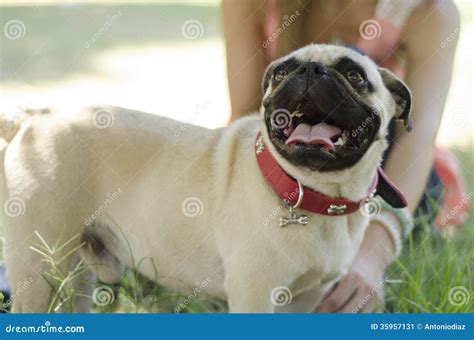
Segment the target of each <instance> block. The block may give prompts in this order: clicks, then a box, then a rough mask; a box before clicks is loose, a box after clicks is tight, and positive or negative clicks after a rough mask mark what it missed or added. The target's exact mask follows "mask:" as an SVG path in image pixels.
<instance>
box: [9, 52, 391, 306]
mask: <svg viewBox="0 0 474 340" xmlns="http://www.w3.org/2000/svg"><path fill="white" fill-rule="evenodd" d="M295 53H297V55H299V56H301V57H302V58H317V57H318V56H321V57H324V58H337V56H338V55H340V54H347V53H352V52H349V51H348V50H347V49H343V48H341V47H331V46H322V47H321V46H316V45H314V46H309V47H307V48H306V49H303V50H300V51H297V52H295ZM355 57H357V58H360V59H362V62H364V63H366V64H367V65H368V66H367V68H369V70H370V71H371V73H370V74H369V76H370V77H371V78H372V79H371V80H372V81H373V82H374V83H375V84H376V86H377V87H378V90H377V92H376V95H375V96H374V98H373V101H374V103H376V104H377V105H380V106H381V107H383V108H384V110H382V114H383V126H382V130H381V134H380V137H381V138H380V139H379V140H378V141H376V142H375V143H373V145H372V146H371V147H370V149H369V150H368V152H367V153H366V154H365V156H364V157H363V158H362V160H361V161H360V162H359V163H358V164H356V165H355V166H354V167H352V168H350V169H346V170H343V171H340V172H334V173H325V174H321V173H317V172H311V171H308V170H305V169H301V168H297V167H295V166H293V165H291V164H289V163H288V162H287V161H285V160H284V159H282V158H281V157H280V156H279V155H278V154H276V152H275V151H274V149H273V147H272V145H271V144H270V143H269V140H268V135H267V133H266V131H265V129H263V130H262V133H263V136H264V141H265V145H266V147H270V150H271V151H272V152H273V154H274V156H275V157H276V159H277V160H278V162H279V163H280V164H281V166H282V167H283V168H284V169H285V170H286V171H287V172H288V173H289V174H290V175H292V176H293V177H295V178H298V179H300V180H301V181H302V182H303V183H304V184H305V185H307V186H309V187H311V188H313V189H316V190H319V191H321V192H323V193H325V194H328V195H335V196H336V195H337V196H340V195H342V196H344V197H347V198H349V199H353V200H358V199H361V198H362V197H363V196H364V195H365V194H366V193H367V190H368V188H369V186H370V183H371V181H372V178H373V175H374V173H375V169H376V167H377V166H378V165H379V163H380V160H381V155H382V152H383V150H384V148H385V142H384V139H383V136H384V135H385V132H386V125H387V123H388V120H389V119H390V118H391V114H392V112H393V107H390V105H391V106H393V103H392V102H393V101H392V100H391V99H390V95H389V93H388V91H387V90H386V89H385V88H384V87H383V85H382V82H381V79H380V76H378V72H377V70H376V68H375V66H374V65H372V64H370V63H371V61H370V60H368V59H367V60H365V59H366V58H365V57H360V56H358V55H357V56H355ZM157 99H158V100H159V98H157ZM387 105H389V106H387ZM98 110H106V111H107V112H110V113H111V114H112V115H113V125H112V126H110V127H107V128H104V129H99V128H97V127H96V126H95V125H94V124H93V117H94V114H95V113H96V112H97V111H98ZM261 127H262V119H261V116H258V115H255V116H251V117H248V118H244V119H241V120H239V121H237V122H235V123H234V124H232V125H231V126H230V127H228V128H226V129H217V130H209V129H205V128H201V127H197V126H193V125H190V124H186V123H181V122H177V121H174V120H171V119H167V118H162V117H158V116H155V115H150V114H146V113H142V112H136V111H131V110H127V109H121V108H115V107H104V108H88V109H83V110H80V111H78V112H74V111H69V110H64V111H52V112H51V113H48V114H45V115H40V116H35V117H32V118H31V119H29V120H28V121H27V122H26V123H25V124H23V126H22V127H21V129H20V130H19V132H18V133H17V134H16V136H15V138H13V140H12V141H11V142H10V144H9V145H8V147H7V148H6V150H4V151H3V153H4V155H3V156H4V160H3V170H2V172H3V173H4V177H3V178H2V190H1V204H2V205H4V204H5V202H6V201H7V200H8V199H9V198H11V197H19V198H21V200H23V201H24V203H25V209H24V211H23V214H20V215H19V216H15V217H11V216H8V214H6V213H5V211H4V210H3V211H2V213H1V224H2V225H3V226H4V227H5V240H6V243H5V258H6V261H7V271H8V276H9V279H10V281H11V283H12V286H13V288H14V291H13V294H15V293H17V294H16V298H15V300H14V305H13V311H14V312H44V311H45V309H46V307H47V303H48V298H49V295H50V288H49V286H48V284H47V283H46V282H45V281H44V279H43V278H42V276H41V273H42V272H44V271H46V270H48V269H49V268H47V266H46V265H45V264H44V263H43V262H41V261H40V257H39V256H38V254H36V253H34V252H33V251H32V250H31V249H29V247H30V246H31V245H32V244H34V243H35V242H37V241H38V240H37V238H36V237H35V236H34V232H35V231H39V232H40V233H41V235H42V236H43V237H44V239H45V240H47V241H48V242H49V243H50V244H54V243H56V242H57V241H58V240H61V241H66V240H68V239H70V238H71V237H73V236H74V235H76V234H80V235H82V234H84V233H85V230H88V232H92V233H94V232H95V233H96V234H97V235H100V236H101V237H102V239H103V240H104V241H105V243H107V246H108V249H107V254H108V255H110V256H109V257H104V256H97V254H95V253H92V252H91V247H87V246H86V247H84V249H83V251H82V252H81V255H82V257H83V258H85V259H86V260H87V262H88V263H89V265H91V266H92V267H93V268H94V269H95V271H96V272H97V274H98V275H99V277H100V278H101V279H102V280H103V281H106V282H109V281H110V282H112V281H114V280H116V279H117V278H118V274H119V273H118V274H117V275H115V274H114V271H115V270H119V269H120V268H119V267H120V266H119V267H114V266H113V265H111V263H110V262H107V261H108V260H107V259H110V258H114V259H115V260H118V262H119V263H120V264H121V265H123V266H132V265H133V264H137V263H138V262H140V261H141V262H140V263H141V265H140V267H139V270H140V271H141V272H142V273H143V274H144V275H146V276H148V277H150V278H151V279H155V280H157V281H158V282H160V283H162V284H165V285H167V286H169V287H172V288H175V289H178V290H180V291H183V292H188V291H189V290H190V289H191V290H192V288H193V287H194V286H195V285H196V284H197V283H199V282H203V281H205V280H207V279H209V284H208V285H206V287H205V289H204V291H203V293H206V294H210V295H212V296H216V297H220V298H223V299H227V300H228V302H229V307H230V311H231V312H309V311H310V310H311V309H312V308H313V307H314V306H315V305H316V304H317V303H318V302H319V301H320V299H321V297H322V295H323V294H324V292H325V291H326V290H327V289H328V288H329V287H330V286H331V285H332V284H333V283H334V282H336V280H338V279H339V278H340V277H341V276H342V275H344V273H346V272H347V270H348V268H349V266H350V264H351V262H352V260H353V258H354V256H355V254H356V252H357V250H358V248H359V246H360V244H361V241H362V238H363V235H364V231H365V228H366V226H367V223H368V221H367V218H366V217H364V216H363V215H362V214H360V213H359V212H355V213H353V214H350V215H346V216H335V217H331V216H322V215H316V214H313V213H310V212H305V214H307V215H308V216H309V219H310V223H309V225H307V226H300V225H294V226H288V227H286V228H281V227H279V226H278V218H279V217H281V216H283V215H285V214H287V211H286V209H285V208H284V207H283V206H282V202H281V200H280V199H279V198H278V197H277V196H276V195H275V194H274V192H273V191H272V189H271V188H270V187H269V186H268V185H267V183H266V182H265V180H264V178H263V176H262V174H261V173H260V170H259V169H258V165H257V163H256V159H255V153H254V143H255V136H256V134H257V132H258V131H259V130H261ZM118 189H120V193H119V194H117V195H112V193H117V192H118ZM110 197H113V199H111V198H110ZM190 197H196V198H198V199H199V200H200V201H201V202H202V211H201V214H197V215H196V216H194V217H190V216H186V214H184V213H183V209H182V205H183V202H185V200H186V199H188V198H190ZM107 198H109V200H111V202H110V203H108V204H107V206H106V208H105V209H103V210H102V211H101V213H100V214H99V215H98V217H97V218H95V219H94V223H93V224H92V227H87V228H86V226H85V222H84V221H86V220H87V218H88V217H90V216H91V214H93V213H94V211H96V210H97V209H98V207H101V206H104V202H106V200H107ZM188 215H189V214H188ZM91 228H96V230H93V229H92V230H91ZM108 235H110V236H108ZM79 242H80V239H78V241H77V242H76V244H79ZM73 246H74V245H71V247H73ZM64 252H66V250H64ZM64 252H63V253H64ZM58 256H59V255H58ZM72 262H73V261H72V260H71V261H70V263H68V261H65V262H64V264H63V269H64V270H66V271H67V270H68V268H70V266H71V263H72ZM155 269H156V272H155ZM29 277H32V278H33V283H32V288H29V289H27V290H25V291H22V292H21V293H20V292H16V291H15V287H17V283H18V282H22V281H25V280H26V279H28V278H29ZM277 286H285V287H288V288H289V289H290V290H291V293H292V297H293V298H292V302H291V303H290V304H287V305H284V306H281V307H277V306H275V305H274V304H272V302H271V299H270V294H271V292H272V290H273V289H274V288H275V287H277Z"/></svg>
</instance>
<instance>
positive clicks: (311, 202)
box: [255, 133, 381, 216]
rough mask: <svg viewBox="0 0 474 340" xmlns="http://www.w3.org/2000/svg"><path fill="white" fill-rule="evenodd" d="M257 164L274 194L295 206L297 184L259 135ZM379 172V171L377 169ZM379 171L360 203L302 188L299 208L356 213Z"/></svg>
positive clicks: (376, 181) (375, 181)
mask: <svg viewBox="0 0 474 340" xmlns="http://www.w3.org/2000/svg"><path fill="white" fill-rule="evenodd" d="M255 153H256V156H257V162H258V165H259V167H260V170H261V171H262V174H263V176H264V177H265V178H266V180H267V182H268V183H269V184H270V186H271V187H272V188H273V190H274V191H275V193H276V194H277V195H278V196H279V197H280V198H281V199H283V200H284V201H286V203H288V204H290V205H295V204H296V202H297V200H298V196H299V195H298V182H297V181H296V180H295V179H294V178H292V177H290V176H289V175H288V174H287V173H286V172H285V171H284V170H283V169H282V168H281V166H280V165H279V164H278V163H277V161H276V160H275V158H273V156H272V154H271V153H270V151H269V150H268V148H267V147H265V145H264V144H263V140H262V137H261V136H260V133H259V134H258V135H257V141H256V143H255ZM379 171H381V170H380V169H379ZM379 171H377V172H376V175H375V178H374V181H373V182H372V185H371V186H370V189H369V192H368V194H367V196H366V197H364V198H363V199H361V200H360V201H349V200H348V199H345V198H342V197H330V196H326V195H324V194H322V193H320V192H317V191H314V190H312V189H310V188H306V187H303V201H302V202H301V208H302V209H304V210H308V211H311V212H314V213H317V214H321V215H329V216H333V215H347V214H351V213H353V212H355V211H357V210H358V209H359V208H360V206H361V204H362V203H363V202H365V201H366V200H367V199H369V198H370V197H372V196H373V195H374V194H375V191H376V188H377V184H378V182H379Z"/></svg>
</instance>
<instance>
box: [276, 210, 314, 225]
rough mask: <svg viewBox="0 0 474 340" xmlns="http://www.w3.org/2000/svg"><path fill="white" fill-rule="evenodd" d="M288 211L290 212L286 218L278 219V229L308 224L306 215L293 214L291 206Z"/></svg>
mask: <svg viewBox="0 0 474 340" xmlns="http://www.w3.org/2000/svg"><path fill="white" fill-rule="evenodd" d="M288 209H289V210H290V212H289V215H288V218H285V217H280V227H284V226H287V225H289V224H301V225H307V224H308V216H306V215H300V216H298V215H297V214H296V212H295V209H294V208H293V207H292V206H289V208H288Z"/></svg>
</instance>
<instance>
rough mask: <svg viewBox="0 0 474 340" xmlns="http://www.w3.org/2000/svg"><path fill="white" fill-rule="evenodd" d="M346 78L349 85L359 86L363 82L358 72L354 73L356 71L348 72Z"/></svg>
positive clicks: (362, 77)
mask: <svg viewBox="0 0 474 340" xmlns="http://www.w3.org/2000/svg"><path fill="white" fill-rule="evenodd" d="M346 77H347V79H348V80H349V81H350V82H351V83H353V84H356V85H360V84H362V83H363V82H364V81H365V78H364V76H363V75H362V74H361V73H360V72H359V71H356V70H350V71H348V72H347V73H346Z"/></svg>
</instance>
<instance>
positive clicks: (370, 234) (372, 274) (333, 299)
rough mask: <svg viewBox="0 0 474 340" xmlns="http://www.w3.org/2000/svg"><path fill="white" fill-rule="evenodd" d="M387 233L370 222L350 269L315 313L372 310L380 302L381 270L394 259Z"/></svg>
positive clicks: (381, 290)
mask: <svg viewBox="0 0 474 340" xmlns="http://www.w3.org/2000/svg"><path fill="white" fill-rule="evenodd" d="M393 254H394V246H393V242H392V240H391V239H390V236H389V235H388V233H387V232H386V230H385V228H384V227H382V226H381V225H380V224H379V223H378V222H372V223H371V224H370V225H369V227H368V229H367V231H366V234H365V237H364V241H363V242H362V245H361V248H360V250H359V252H358V254H357V256H356V258H355V260H354V263H353V264H352V266H351V268H350V270H349V273H348V274H347V275H346V276H344V277H343V278H342V279H341V281H339V282H338V283H337V284H336V285H335V286H334V287H333V288H332V289H331V290H330V291H329V294H327V295H326V297H325V298H324V299H323V301H322V302H321V303H320V304H319V306H318V307H316V309H315V310H314V312H315V313H371V312H373V311H374V310H375V309H376V308H377V306H378V305H380V304H381V303H382V302H383V296H384V279H383V275H384V271H385V269H386V267H387V266H388V265H389V264H390V263H391V262H392V261H393V260H394V258H395V256H394V255H393Z"/></svg>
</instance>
